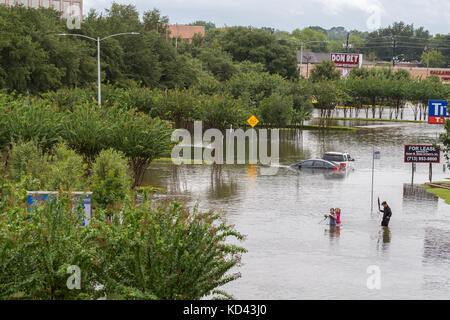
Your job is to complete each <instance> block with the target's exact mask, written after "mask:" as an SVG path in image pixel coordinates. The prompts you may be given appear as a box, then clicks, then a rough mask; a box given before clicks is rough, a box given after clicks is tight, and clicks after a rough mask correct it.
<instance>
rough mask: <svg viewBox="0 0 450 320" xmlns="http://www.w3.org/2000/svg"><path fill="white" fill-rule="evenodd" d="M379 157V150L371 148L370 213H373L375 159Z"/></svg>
mask: <svg viewBox="0 0 450 320" xmlns="http://www.w3.org/2000/svg"><path fill="white" fill-rule="evenodd" d="M380 159H381V152H380V151H375V150H374V149H373V150H372V194H371V197H370V214H372V213H373V180H374V179H373V178H374V172H375V160H380Z"/></svg>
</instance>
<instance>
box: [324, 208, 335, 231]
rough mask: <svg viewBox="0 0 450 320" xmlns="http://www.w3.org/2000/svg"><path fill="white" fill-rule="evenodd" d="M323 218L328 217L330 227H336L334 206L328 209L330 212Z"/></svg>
mask: <svg viewBox="0 0 450 320" xmlns="http://www.w3.org/2000/svg"><path fill="white" fill-rule="evenodd" d="M325 218H330V227H336V218H337V217H336V213H335V211H334V208H331V209H330V214H329V215H325Z"/></svg>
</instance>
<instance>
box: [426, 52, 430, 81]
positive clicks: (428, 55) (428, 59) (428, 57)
mask: <svg viewBox="0 0 450 320" xmlns="http://www.w3.org/2000/svg"><path fill="white" fill-rule="evenodd" d="M425 51H426V53H427V78H428V77H429V75H428V69H429V66H430V50H428V46H425Z"/></svg>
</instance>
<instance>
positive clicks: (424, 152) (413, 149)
mask: <svg viewBox="0 0 450 320" xmlns="http://www.w3.org/2000/svg"><path fill="white" fill-rule="evenodd" d="M440 155H441V153H440V150H439V149H437V148H436V147H435V146H432V145H405V162H406V163H413V162H414V163H439V162H441V159H440Z"/></svg>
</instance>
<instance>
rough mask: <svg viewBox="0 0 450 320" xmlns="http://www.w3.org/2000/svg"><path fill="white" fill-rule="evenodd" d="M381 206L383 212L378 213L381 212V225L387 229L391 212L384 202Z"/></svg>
mask: <svg viewBox="0 0 450 320" xmlns="http://www.w3.org/2000/svg"><path fill="white" fill-rule="evenodd" d="M382 206H383V208H384V209H383V210H381V209H380V212H383V220H382V221H381V225H382V226H383V227H387V226H389V221H390V220H391V216H392V211H391V208H389V206H388V204H387V203H386V201H383V203H382Z"/></svg>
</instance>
